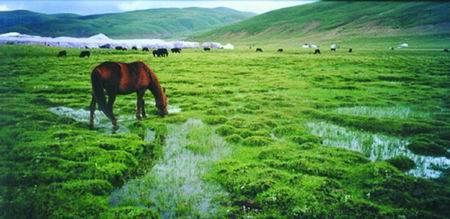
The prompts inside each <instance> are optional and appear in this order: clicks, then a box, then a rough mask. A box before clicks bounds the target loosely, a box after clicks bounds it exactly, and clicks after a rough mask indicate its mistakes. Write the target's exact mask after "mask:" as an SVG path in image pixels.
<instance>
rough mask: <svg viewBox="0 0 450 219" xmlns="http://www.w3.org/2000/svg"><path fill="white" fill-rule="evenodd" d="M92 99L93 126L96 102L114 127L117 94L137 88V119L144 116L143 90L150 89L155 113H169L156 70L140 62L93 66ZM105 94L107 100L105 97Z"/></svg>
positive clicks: (134, 90) (107, 63)
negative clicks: (156, 109)
mask: <svg viewBox="0 0 450 219" xmlns="http://www.w3.org/2000/svg"><path fill="white" fill-rule="evenodd" d="M91 84H92V100H91V104H90V117H89V126H90V127H91V128H93V127H94V115H95V108H96V103H98V106H99V108H100V110H101V111H102V112H103V113H104V114H105V115H106V117H108V119H109V120H111V123H112V125H113V126H114V127H117V120H116V117H114V113H113V105H114V101H115V100H116V96H117V95H125V94H131V93H133V92H136V94H137V101H136V106H137V107H136V119H138V120H140V119H141V118H142V117H143V118H146V117H147V116H146V114H145V110H144V99H143V97H144V94H145V91H147V89H148V90H150V92H151V93H152V94H153V96H154V97H155V106H156V107H157V108H158V114H159V115H160V116H165V115H167V114H168V111H167V105H168V98H167V96H166V94H165V92H166V89H165V88H163V87H161V85H160V83H159V80H158V78H157V77H156V74H155V73H154V72H153V70H151V69H150V67H148V66H147V65H146V64H145V63H143V62H140V61H138V62H132V63H123V62H103V63H101V64H100V65H98V66H97V67H95V68H94V70H92V73H91ZM106 95H107V96H108V101H106Z"/></svg>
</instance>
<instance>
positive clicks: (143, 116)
mask: <svg viewBox="0 0 450 219" xmlns="http://www.w3.org/2000/svg"><path fill="white" fill-rule="evenodd" d="M141 111H142V118H147V115H146V114H145V101H144V95H142V98H141Z"/></svg>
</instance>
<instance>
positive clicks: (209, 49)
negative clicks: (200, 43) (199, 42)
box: [203, 47, 211, 51]
mask: <svg viewBox="0 0 450 219" xmlns="http://www.w3.org/2000/svg"><path fill="white" fill-rule="evenodd" d="M203 50H204V51H211V48H208V47H205V48H203Z"/></svg>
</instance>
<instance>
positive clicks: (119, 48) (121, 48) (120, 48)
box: [115, 46, 123, 50]
mask: <svg viewBox="0 0 450 219" xmlns="http://www.w3.org/2000/svg"><path fill="white" fill-rule="evenodd" d="M115 49H116V50H123V47H121V46H116V48H115Z"/></svg>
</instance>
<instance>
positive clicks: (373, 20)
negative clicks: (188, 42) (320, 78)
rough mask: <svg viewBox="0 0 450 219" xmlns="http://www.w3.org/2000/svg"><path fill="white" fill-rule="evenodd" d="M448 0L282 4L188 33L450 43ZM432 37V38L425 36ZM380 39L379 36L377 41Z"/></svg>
mask: <svg viewBox="0 0 450 219" xmlns="http://www.w3.org/2000/svg"><path fill="white" fill-rule="evenodd" d="M449 15H450V3H449V2H386V1H384V2H374V1H370V2H368V1H364V2H356V1H355V2H342V1H341V2H334V1H321V2H316V3H311V4H306V5H301V6H295V7H290V8H283V9H279V10H274V11H270V12H268V13H265V14H262V15H258V16H255V17H252V18H249V19H247V20H244V21H241V22H238V23H236V24H232V25H228V26H225V27H222V28H218V29H216V30H213V31H210V32H207V33H203V34H200V35H197V36H196V37H193V39H197V40H212V39H214V40H226V41H231V42H234V43H236V42H240V43H241V44H252V43H255V42H256V43H257V44H258V43H259V44H262V43H265V44H283V43H292V42H296V43H297V44H298V42H299V41H302V42H316V43H321V42H336V41H337V42H341V43H342V42H356V43H360V44H363V43H366V42H367V40H366V39H367V38H372V39H375V40H373V41H372V42H373V43H375V44H376V43H380V41H389V42H391V41H402V40H408V39H411V38H414V39H418V41H420V42H421V43H424V44H427V43H430V44H432V43H443V42H446V43H449V42H450V16H449ZM429 36H433V37H431V38H430V37H429ZM377 39H379V40H377Z"/></svg>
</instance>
